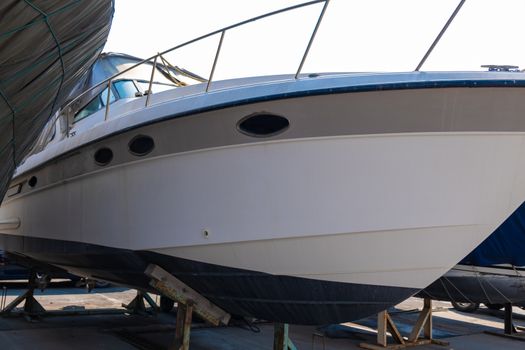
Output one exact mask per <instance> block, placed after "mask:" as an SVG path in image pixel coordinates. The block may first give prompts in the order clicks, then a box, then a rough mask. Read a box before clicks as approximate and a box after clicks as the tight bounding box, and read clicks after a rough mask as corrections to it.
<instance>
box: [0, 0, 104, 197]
mask: <svg viewBox="0 0 525 350" xmlns="http://www.w3.org/2000/svg"><path fill="white" fill-rule="evenodd" d="M113 11H114V3H113V0H25V1H22V0H3V1H1V2H0V198H3V196H4V193H5V190H6V188H7V186H8V183H9V180H10V179H11V176H12V174H13V171H14V169H15V168H16V166H17V165H18V164H19V163H20V162H21V161H22V160H23V159H24V157H25V155H26V154H27V152H28V151H29V150H30V149H31V146H32V144H33V142H34V140H35V139H36V138H37V136H38V135H39V133H40V131H41V130H42V128H43V127H44V125H45V123H46V122H47V121H48V120H49V118H50V117H51V116H52V115H53V114H54V113H55V112H56V111H57V109H58V108H59V107H60V105H61V104H62V103H63V102H64V100H65V99H66V98H67V96H68V95H69V94H70V92H71V90H72V88H73V87H74V86H75V84H76V83H77V82H78V80H79V79H80V78H81V77H82V76H83V75H84V74H85V73H86V72H87V71H88V69H89V68H90V67H91V65H92V64H93V62H94V61H95V60H96V58H97V57H98V55H99V54H100V52H101V51H102V48H103V46H104V44H105V42H106V39H107V36H108V34H109V29H110V25H111V20H112V18H113Z"/></svg>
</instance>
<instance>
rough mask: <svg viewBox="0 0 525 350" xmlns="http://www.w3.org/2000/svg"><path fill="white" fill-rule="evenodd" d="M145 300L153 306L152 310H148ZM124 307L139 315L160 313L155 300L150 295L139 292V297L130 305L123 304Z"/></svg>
mask: <svg viewBox="0 0 525 350" xmlns="http://www.w3.org/2000/svg"><path fill="white" fill-rule="evenodd" d="M144 300H146V302H147V303H148V304H149V306H151V309H149V310H148V309H147V308H146V304H145V303H144ZM122 307H123V308H125V309H126V310H128V311H129V312H131V313H133V314H137V315H147V314H149V313H156V312H158V311H159V307H158V306H157V304H156V303H155V301H154V300H153V299H151V297H150V296H149V294H148V293H145V292H142V291H140V290H137V295H136V296H135V298H133V300H131V301H130V302H129V304H122Z"/></svg>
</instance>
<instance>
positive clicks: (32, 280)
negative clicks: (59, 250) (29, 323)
mask: <svg viewBox="0 0 525 350" xmlns="http://www.w3.org/2000/svg"><path fill="white" fill-rule="evenodd" d="M46 286H47V283H42V282H41V280H39V279H37V275H36V273H34V272H32V273H31V275H30V277H29V281H28V289H27V291H25V292H24V293H23V294H22V295H20V296H18V297H17V298H16V299H15V300H13V301H12V302H10V303H9V304H8V305H6V307H5V308H3V309H2V310H0V315H1V316H7V315H10V314H12V311H13V310H14V309H15V308H16V307H17V306H18V305H19V304H20V303H22V302H23V301H25V302H24V310H23V314H24V316H26V317H27V318H29V319H33V318H35V317H38V316H41V315H43V314H44V313H45V312H46V310H45V309H44V307H43V306H42V305H40V303H39V302H38V301H37V300H36V299H35V297H34V292H35V289H36V288H38V289H42V290H43V289H45V288H46Z"/></svg>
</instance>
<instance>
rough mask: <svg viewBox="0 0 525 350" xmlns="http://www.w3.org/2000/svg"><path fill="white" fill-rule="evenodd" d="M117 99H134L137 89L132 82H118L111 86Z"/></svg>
mask: <svg viewBox="0 0 525 350" xmlns="http://www.w3.org/2000/svg"><path fill="white" fill-rule="evenodd" d="M113 86H114V87H115V90H117V94H118V96H119V98H129V97H135V93H136V92H138V90H137V87H136V86H135V84H134V83H133V81H132V80H120V81H117V82H115V83H114V84H113Z"/></svg>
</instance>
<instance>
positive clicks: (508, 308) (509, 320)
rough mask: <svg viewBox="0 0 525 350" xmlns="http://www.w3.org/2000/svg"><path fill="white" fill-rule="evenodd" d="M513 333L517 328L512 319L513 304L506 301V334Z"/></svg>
mask: <svg viewBox="0 0 525 350" xmlns="http://www.w3.org/2000/svg"><path fill="white" fill-rule="evenodd" d="M513 333H516V329H515V328H514V321H513V320H512V304H511V303H505V334H509V335H512V334H513Z"/></svg>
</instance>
